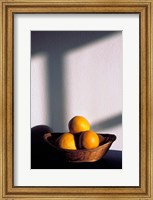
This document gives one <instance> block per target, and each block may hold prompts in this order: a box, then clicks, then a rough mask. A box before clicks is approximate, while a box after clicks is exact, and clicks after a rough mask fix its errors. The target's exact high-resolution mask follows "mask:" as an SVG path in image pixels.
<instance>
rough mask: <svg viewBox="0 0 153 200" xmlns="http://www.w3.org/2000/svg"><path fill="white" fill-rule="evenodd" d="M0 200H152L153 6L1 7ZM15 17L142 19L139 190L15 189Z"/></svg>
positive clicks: (58, 1) (136, 0)
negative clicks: (83, 15)
mask: <svg viewBox="0 0 153 200" xmlns="http://www.w3.org/2000/svg"><path fill="white" fill-rule="evenodd" d="M0 9H1V12H0V15H1V18H0V19H1V22H0V31H1V32H0V33H1V34H0V42H1V43H0V52H1V56H0V69H1V73H0V76H1V77H0V86H1V89H0V98H1V101H0V107H1V109H0V112H1V113H0V116H1V121H0V127H1V131H0V199H5V200H9V199H10V200H21V199H26V200H28V199H29V200H30V199H33V200H37V199H39V200H41V199H46V200H49V199H63V200H64V199H97V200H98V199H108V200H109V199H110V200H111V199H113V198H114V199H124V200H126V199H135V200H138V199H139V200H140V199H141V200H142V199H144V200H146V199H148V200H149V199H153V163H152V161H153V139H152V138H153V106H152V99H153V49H152V46H153V38H152V34H151V33H153V32H152V30H153V20H152V17H153V1H152V0H146V1H145V0H120V1H119V0H117V1H116V0H108V1H105V0H83V1H79V0H69V1H66V0H46V1H43V0H39V1H37V0H1V1H0ZM17 13H24V14H26V13H31V14H32V13H37V14H39V13H108V14H109V13H133V14H134V13H137V14H139V16H140V51H139V52H140V185H139V187H92V189H91V187H17V186H13V16H14V14H17Z"/></svg>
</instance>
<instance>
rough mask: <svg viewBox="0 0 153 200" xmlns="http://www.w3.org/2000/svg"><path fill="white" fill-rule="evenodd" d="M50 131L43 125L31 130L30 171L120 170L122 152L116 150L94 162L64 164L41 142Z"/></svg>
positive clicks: (49, 147)
mask: <svg viewBox="0 0 153 200" xmlns="http://www.w3.org/2000/svg"><path fill="white" fill-rule="evenodd" d="M50 131H51V130H50V128H49V127H47V126H43V125H41V126H36V127H33V128H32V129H31V169H122V151H116V150H109V151H108V152H107V153H106V154H105V156H104V157H103V158H102V159H100V160H99V161H96V162H90V163H69V162H66V161H65V160H63V158H62V157H61V156H60V154H58V153H57V151H56V150H54V149H53V148H51V146H49V145H48V144H47V143H46V142H45V141H44V140H43V135H44V134H45V133H47V132H50Z"/></svg>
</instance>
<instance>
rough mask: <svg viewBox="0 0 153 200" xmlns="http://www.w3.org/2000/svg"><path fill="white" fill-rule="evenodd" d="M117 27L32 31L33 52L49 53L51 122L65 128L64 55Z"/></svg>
mask: <svg viewBox="0 0 153 200" xmlns="http://www.w3.org/2000/svg"><path fill="white" fill-rule="evenodd" d="M117 33H118V32H117V31H32V32H31V56H32V57H33V56H34V55H37V54H39V53H45V54H47V55H48V66H47V71H46V73H47V80H46V81H47V86H48V88H47V90H48V91H49V97H48V98H49V99H48V102H50V103H49V105H48V115H49V116H50V118H51V119H52V124H57V122H58V128H59V130H63V128H65V123H64V118H65V113H66V110H65V103H66V102H65V94H64V93H65V92H64V88H65V86H64V78H65V75H64V70H63V55H64V54H65V53H66V52H67V51H69V50H72V49H75V48H78V47H82V46H84V45H86V44H90V43H92V42H95V41H98V40H103V39H105V38H107V37H111V36H113V35H114V34H117ZM119 122H120V123H121V116H117V117H115V118H114V120H113V119H110V120H108V121H105V122H99V123H98V124H95V125H93V126H92V127H97V128H99V127H101V126H103V127H107V126H108V125H110V123H111V124H112V125H113V124H115V123H119ZM53 131H54V130H53Z"/></svg>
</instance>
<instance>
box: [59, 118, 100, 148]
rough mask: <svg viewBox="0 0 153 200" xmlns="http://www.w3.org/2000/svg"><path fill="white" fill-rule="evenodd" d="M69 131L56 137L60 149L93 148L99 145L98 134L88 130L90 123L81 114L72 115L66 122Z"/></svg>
mask: <svg viewBox="0 0 153 200" xmlns="http://www.w3.org/2000/svg"><path fill="white" fill-rule="evenodd" d="M68 127H69V132H67V133H63V134H62V135H61V136H60V138H58V146H59V147H60V148H61V149H69V150H76V149H94V148H96V147H98V146H99V136H98V134H97V133H96V132H94V131H92V130H90V124H89V122H88V121H87V119H85V118H84V117H82V116H75V117H73V118H72V119H71V120H70V121H69V124H68Z"/></svg>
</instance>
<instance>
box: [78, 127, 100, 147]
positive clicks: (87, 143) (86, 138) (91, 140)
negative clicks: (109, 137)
mask: <svg viewBox="0 0 153 200" xmlns="http://www.w3.org/2000/svg"><path fill="white" fill-rule="evenodd" d="M79 143H80V147H81V148H82V147H83V148H85V149H94V148H96V147H98V146H99V136H98V134H97V133H95V132H94V131H91V130H90V131H85V132H83V133H81V136H80V141H79Z"/></svg>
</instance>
